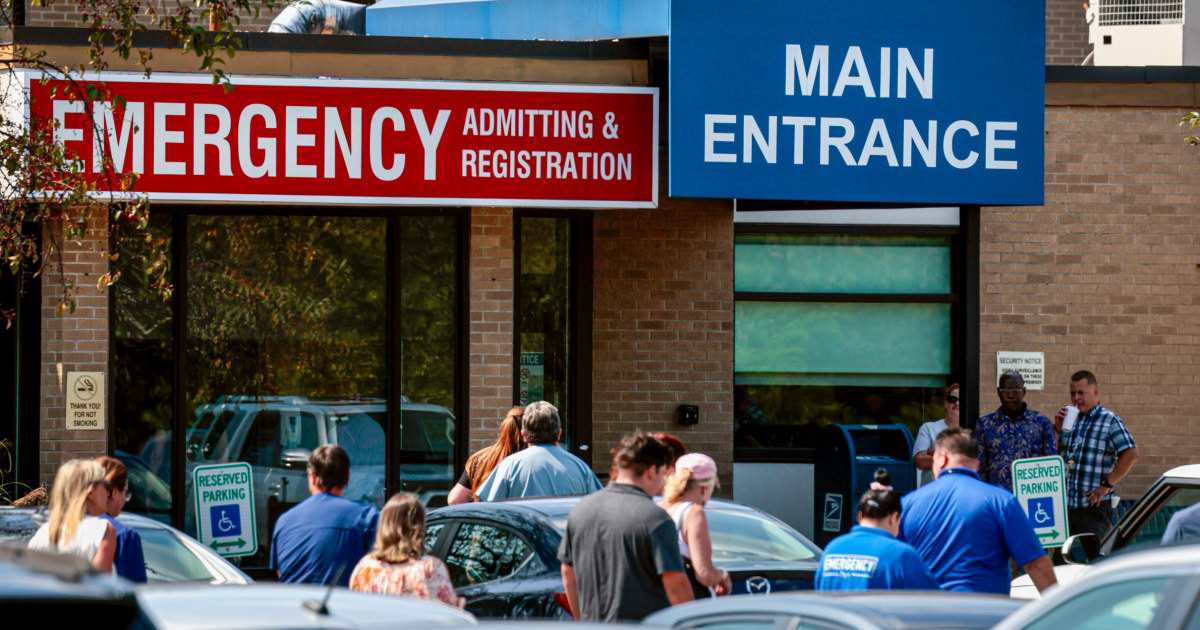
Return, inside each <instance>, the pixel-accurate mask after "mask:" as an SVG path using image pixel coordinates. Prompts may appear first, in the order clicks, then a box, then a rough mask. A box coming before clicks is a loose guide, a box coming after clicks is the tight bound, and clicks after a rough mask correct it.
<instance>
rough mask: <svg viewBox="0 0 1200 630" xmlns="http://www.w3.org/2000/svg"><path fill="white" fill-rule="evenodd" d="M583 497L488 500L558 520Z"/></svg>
mask: <svg viewBox="0 0 1200 630" xmlns="http://www.w3.org/2000/svg"><path fill="white" fill-rule="evenodd" d="M582 498H583V496H580V495H576V496H566V497H539V498H536V499H504V500H500V501H488V502H487V505H489V506H495V507H489V508H488V509H500V510H503V509H514V508H515V509H524V510H531V511H533V512H537V513H538V514H541V515H542V516H544V517H546V518H547V519H550V520H554V521H557V520H561V519H563V518H565V517H566V516H567V515H568V514H570V513H571V510H572V509H573V508H574V507H575V504H576V503H579V500H580V499H582ZM657 498H658V497H656V499H657ZM470 505H474V506H475V507H479V505H478V503H476V504H470V503H467V504H463V506H464V507H465V506H470ZM454 507H455V506H448V507H443V508H438V509H439V510H450V509H453V508H454ZM705 509H709V510H722V511H726V512H747V513H753V514H763V512H762V511H761V510H758V509H756V508H753V507H750V506H748V505H743V504H741V503H734V502H733V501H726V500H725V499H716V498H714V499H711V500H709V502H708V504H707V505H706V506H705Z"/></svg>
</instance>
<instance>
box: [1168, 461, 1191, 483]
mask: <svg viewBox="0 0 1200 630" xmlns="http://www.w3.org/2000/svg"><path fill="white" fill-rule="evenodd" d="M1162 476H1163V477H1179V478H1181V479H1196V480H1198V481H1200V464H1187V465H1185V466H1176V467H1175V468H1172V469H1171V470H1168V471H1167V472H1165V473H1163V474H1162Z"/></svg>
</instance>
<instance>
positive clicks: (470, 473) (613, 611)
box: [29, 371, 1200, 621]
mask: <svg viewBox="0 0 1200 630" xmlns="http://www.w3.org/2000/svg"><path fill="white" fill-rule="evenodd" d="M997 394H998V395H999V398H1000V406H999V408H998V409H996V411H994V412H992V413H989V414H987V415H985V416H983V417H982V418H979V420H978V421H977V422H976V424H975V430H974V431H973V432H971V431H968V430H966V429H964V428H963V427H962V426H961V419H960V417H959V411H960V398H959V386H958V385H957V384H954V385H951V386H949V387H948V388H947V389H946V396H945V401H944V402H945V408H946V415H945V418H944V419H941V420H938V421H936V422H930V423H926V424H925V425H924V426H922V427H921V429H920V431H918V433H917V437H916V440H915V445H914V451H913V462H914V464H915V465H916V467H917V469H918V470H919V471H920V475H921V478H920V480H919V487H918V489H917V490H915V491H913V492H911V493H908V494H907V495H905V496H903V497H902V496H900V494H899V493H897V492H895V491H894V490H893V489H892V487H891V482H890V479H889V478H888V476H887V475H886V474H883V475H882V476H880V477H878V478H877V479H876V482H874V483H872V484H871V489H870V490H869V491H867V492H866V493H865V494H863V495H862V497H861V498H860V500H859V502H858V509H857V520H858V524H857V525H856V526H854V527H853V528H852V530H851V531H850V532H849V533H847V534H845V535H843V536H840V537H838V538H836V539H834V540H833V541H832V542H831V543H830V544H829V545H828V547H827V548H826V549H825V552H824V554H823V556H822V559H821V563H820V566H819V568H818V571H817V575H816V588H817V589H818V590H822V591H827V590H863V589H943V590H952V591H973V592H984V593H1007V592H1008V589H1009V581H1010V578H1011V573H1010V560H1011V562H1012V563H1014V564H1015V566H1017V567H1020V569H1021V570H1023V571H1024V572H1026V573H1028V574H1029V575H1030V577H1031V578H1032V580H1033V583H1034V585H1035V586H1036V587H1037V588H1038V589H1039V590H1044V589H1045V588H1047V587H1049V586H1050V585H1052V584H1054V583H1055V577H1054V572H1053V567H1052V564H1051V561H1050V558H1049V557H1048V556H1047V554H1046V552H1045V550H1044V549H1043V547H1042V545H1041V543H1040V541H1039V539H1038V537H1037V535H1036V533H1035V531H1034V529H1033V526H1032V525H1031V524H1030V522H1029V520H1028V517H1027V516H1026V515H1025V513H1024V511H1023V510H1022V508H1021V506H1020V505H1019V504H1018V503H1017V500H1016V498H1015V497H1014V495H1013V493H1012V483H1013V482H1012V474H1011V469H1012V463H1013V462H1014V461H1016V460H1020V459H1025V458H1030V457H1038V456H1044V455H1055V454H1059V453H1062V454H1063V456H1064V459H1065V460H1066V463H1067V473H1066V489H1067V492H1066V495H1067V502H1068V505H1067V507H1068V520H1069V527H1070V530H1071V531H1072V532H1073V533H1080V532H1092V533H1095V534H1097V535H1098V536H1102V535H1103V534H1104V533H1105V532H1106V531H1107V528H1108V527H1109V526H1110V524H1111V522H1112V510H1113V505H1112V504H1113V501H1112V500H1111V499H1110V493H1111V491H1112V488H1113V486H1114V485H1115V484H1116V483H1117V482H1119V481H1120V480H1121V479H1122V478H1123V477H1124V476H1125V475H1126V474H1128V472H1129V470H1130V469H1131V468H1132V466H1133V464H1134V462H1136V461H1137V457H1138V453H1137V445H1136V443H1135V442H1134V441H1133V438H1132V436H1131V435H1130V434H1129V431H1128V430H1127V429H1126V428H1125V425H1124V423H1122V421H1121V419H1120V418H1119V417H1118V416H1117V415H1116V414H1114V413H1113V412H1112V411H1110V410H1107V409H1105V408H1104V407H1103V406H1102V405H1101V404H1100V401H1099V387H1098V385H1097V381H1096V377H1095V375H1094V374H1092V373H1091V372H1088V371H1080V372H1077V373H1075V374H1074V375H1072V377H1071V382H1070V394H1071V402H1072V406H1073V409H1072V408H1071V407H1064V408H1063V409H1061V410H1059V411H1058V413H1057V414H1056V415H1055V418H1054V420H1050V419H1049V418H1048V417H1047V416H1046V415H1044V414H1042V413H1039V412H1037V411H1035V410H1033V409H1030V408H1029V407H1028V405H1026V404H1025V402H1024V397H1025V385H1024V380H1023V379H1022V377H1021V375H1020V374H1019V373H1017V372H1006V373H1004V374H1002V375H1001V376H1000V378H999V380H998V387H997ZM561 437H562V425H561V421H560V418H559V414H558V410H557V409H556V408H555V407H554V406H553V405H551V404H550V403H547V402H535V403H532V404H530V405H528V406H526V407H520V406H518V407H513V408H512V409H511V410H510V411H509V413H508V414H507V416H506V417H505V418H504V420H503V421H502V422H501V424H500V430H499V434H498V438H497V440H496V442H495V443H494V444H492V445H490V446H488V447H486V448H484V449H482V450H480V451H479V452H477V453H475V454H474V455H472V456H471V457H470V458H469V459H468V460H467V462H466V467H465V470H464V472H463V475H462V477H461V478H460V479H459V481H458V483H457V484H456V486H455V487H454V488H453V490H452V491H451V492H450V495H449V497H448V501H449V502H450V503H462V502H467V501H472V500H477V501H493V500H498V499H509V498H522V497H543V496H561V495H586V496H583V498H582V499H581V500H580V501H579V502H578V503H577V504H576V506H575V507H574V509H573V510H572V511H571V513H570V515H569V517H568V520H567V524H566V531H565V533H564V537H563V539H562V543H561V545H560V547H559V550H558V559H559V561H560V563H561V572H562V579H563V585H564V589H565V591H566V597H567V600H568V602H569V605H570V608H571V610H572V611H574V613H575V616H576V617H577V618H578V619H581V620H585V621H632V620H639V619H642V618H644V617H645V616H647V615H649V614H650V613H652V612H654V611H656V610H659V609H662V608H665V607H667V606H671V605H676V604H680V603H682V602H686V601H691V600H693V599H697V598H704V597H714V596H721V595H727V594H729V593H730V591H731V590H732V584H731V582H730V577H729V573H728V571H725V570H723V569H721V568H719V567H717V566H715V565H714V563H713V558H712V555H713V552H712V539H711V536H710V533H709V529H708V520H707V516H706V512H705V506H706V504H707V503H708V501H709V500H710V499H711V498H712V496H713V493H714V492H715V491H716V490H717V489H718V487H719V481H718V470H717V464H716V462H715V461H714V460H713V459H712V458H711V457H709V456H708V455H705V454H702V453H689V452H687V448H686V446H684V444H683V443H682V442H681V441H680V440H679V439H678V438H676V437H675V436H672V435H669V434H665V433H657V434H647V433H643V432H641V431H635V432H633V433H631V434H628V435H626V436H625V437H623V438H622V439H621V441H620V442H619V444H618V445H617V446H616V447H615V448H614V449H613V451H612V454H613V459H612V465H611V466H612V467H611V471H610V482H609V483H608V485H607V486H602V485H601V483H600V480H599V479H598V478H597V476H596V474H595V473H594V472H593V470H592V468H591V467H590V466H589V465H588V464H586V463H585V462H584V461H583V460H581V459H579V458H578V457H576V456H575V455H572V454H571V453H570V452H568V451H567V450H565V449H563V448H562V447H560V446H559V445H558V442H559V440H560V439H561ZM307 475H308V487H309V492H310V495H311V496H309V497H308V498H307V499H305V500H304V501H302V502H301V503H299V504H297V505H295V506H294V507H292V508H291V509H289V510H288V511H286V512H285V513H284V514H282V515H281V516H280V517H279V519H278V521H277V522H276V524H275V528H274V531H273V534H272V541H271V547H270V566H271V568H272V569H273V570H275V571H276V572H277V574H278V577H279V579H280V580H281V581H283V582H292V583H312V584H340V585H342V586H347V587H349V588H351V589H353V590H359V591H366V592H372V593H386V594H398V595H408V596H413V597H419V598H424V599H431V600H437V601H441V602H444V603H446V604H449V605H454V606H459V607H461V606H463V604H464V602H463V600H462V599H461V598H459V597H458V596H457V595H456V594H455V592H454V588H453V585H452V583H451V580H450V575H449V572H448V571H447V569H446V566H445V565H444V564H443V563H442V562H441V561H440V560H439V559H437V558H435V557H432V556H430V555H428V554H426V545H425V507H424V505H422V503H421V501H420V500H419V499H418V497H416V496H415V495H413V494H410V493H405V492H401V493H398V494H396V495H394V496H392V497H391V498H390V499H389V500H388V501H387V502H386V504H385V505H384V506H383V509H382V510H381V511H380V510H377V509H376V508H375V507H373V506H370V505H364V504H361V503H357V502H354V501H350V500H348V499H346V498H345V497H344V496H343V495H344V492H345V489H346V487H347V485H348V484H349V479H350V457H349V455H348V454H347V453H346V451H345V450H344V449H342V448H341V447H339V446H336V445H332V444H327V445H322V446H319V447H317V448H316V449H314V450H313V451H312V453H311V455H310V457H309V460H308V470H307ZM128 477H129V476H128V473H127V471H126V470H125V467H124V465H122V464H121V462H120V461H118V460H116V459H113V458H111V457H102V458H99V459H98V460H90V461H84V460H72V461H70V462H67V463H66V464H65V465H64V466H63V467H62V468H61V469H60V470H59V471H58V474H57V476H56V478H55V483H54V486H53V491H52V494H51V499H50V517H49V520H48V521H47V522H46V523H45V524H44V525H42V526H41V528H39V529H38V531H37V533H36V534H35V536H34V537H33V539H32V540H31V542H30V543H29V544H30V546H31V547H33V548H37V549H53V550H59V551H63V552H67V553H71V554H75V555H78V556H80V557H83V558H85V559H87V560H88V561H89V562H91V563H92V564H93V565H94V566H95V567H96V568H98V569H99V570H101V571H112V572H115V573H117V574H118V575H121V576H123V577H126V578H128V579H131V580H134V581H145V580H146V571H145V566H144V562H143V559H142V549H141V541H140V540H139V538H138V535H137V533H136V532H134V531H133V530H132V529H131V528H129V527H127V526H125V525H123V524H122V523H121V522H120V521H118V520H116V519H115V517H116V516H117V515H118V514H119V513H120V512H121V509H122V508H123V506H124V504H125V502H126V501H127V500H128V498H129V486H128V480H129V479H128ZM658 495H662V498H661V501H660V502H658V503H655V497H656V496H658ZM1193 520H1200V518H1198V519H1193ZM1193 525H1194V526H1195V527H1196V528H1200V524H1192V523H1191V522H1190V521H1189V522H1184V519H1180V522H1179V523H1178V524H1177V525H1173V527H1174V529H1175V530H1178V531H1182V530H1184V528H1186V527H1192V526H1193Z"/></svg>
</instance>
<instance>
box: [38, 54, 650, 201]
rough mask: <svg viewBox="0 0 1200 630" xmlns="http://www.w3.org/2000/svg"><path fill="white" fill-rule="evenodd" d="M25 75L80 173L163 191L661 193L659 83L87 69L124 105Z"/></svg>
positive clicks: (572, 197) (439, 196)
mask: <svg viewBox="0 0 1200 630" xmlns="http://www.w3.org/2000/svg"><path fill="white" fill-rule="evenodd" d="M23 75H24V83H25V86H26V89H27V91H28V94H29V102H28V106H29V111H30V113H31V115H32V120H33V121H34V124H39V123H42V124H46V123H47V122H48V121H57V128H56V129H55V130H54V137H55V140H56V141H58V142H62V143H63V144H64V146H65V147H66V148H67V149H68V150H70V151H72V152H74V153H75V154H76V155H77V157H78V158H79V160H80V161H81V163H82V167H83V169H84V170H85V172H88V173H99V172H100V171H101V170H103V168H104V164H105V163H106V162H107V163H109V164H111V168H112V169H113V171H114V172H115V173H117V174H125V173H137V174H138V178H137V183H136V185H135V186H134V188H133V190H132V193H129V194H143V195H147V196H149V197H150V198H151V199H155V200H188V201H240V202H284V203H324V204H377V205H431V204H447V205H468V204H469V205H520V206H549V207H575V208H581V207H583V208H604V207H620V208H652V207H655V206H656V205H657V201H658V194H657V190H658V186H657V182H658V90H657V89H655V88H641V87H612V86H576V85H544V84H511V83H508V84H504V83H494V84H493V83H460V82H435V81H382V80H379V81H376V80H343V79H290V78H256V77H235V78H234V79H233V83H234V85H235V89H234V91H232V92H228V93H227V92H226V91H225V90H224V88H223V87H221V86H214V85H212V80H211V77H209V76H207V75H178V74H176V75H168V74H162V73H155V74H154V75H152V77H150V78H149V79H147V78H145V77H144V76H142V75H140V74H125V73H102V74H99V75H89V77H88V78H89V79H92V80H94V81H95V82H97V83H100V82H103V84H105V85H106V86H107V89H108V90H110V91H111V92H112V93H113V94H115V95H119V96H120V97H121V98H122V99H124V101H123V104H122V102H121V100H120V99H112V100H107V101H105V100H101V101H96V102H87V101H85V100H81V99H76V100H72V99H71V98H70V97H69V96H68V94H69V93H70V90H68V89H67V85H66V83H65V82H61V81H51V82H49V83H47V84H45V85H43V84H41V83H40V82H39V81H38V79H39V78H40V77H39V75H38V74H36V73H33V72H24V73H23ZM56 87H57V89H55V88H56ZM105 194H107V193H105Z"/></svg>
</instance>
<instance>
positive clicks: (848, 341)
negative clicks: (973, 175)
mask: <svg viewBox="0 0 1200 630" xmlns="http://www.w3.org/2000/svg"><path fill="white" fill-rule="evenodd" d="M802 229H803V230H804V231H800V232H796V231H792V232H765V231H761V230H757V229H746V228H742V229H739V231H738V233H737V235H736V240H735V245H734V274H735V276H734V290H735V299H736V303H735V308H734V321H735V345H734V370H735V374H734V406H735V410H734V415H735V418H734V425H735V429H734V431H735V434H734V444H735V455H736V456H737V457H738V458H739V459H752V458H754V457H756V456H760V455H762V454H763V453H766V452H771V453H773V454H774V455H775V456H779V455H780V454H781V451H782V452H783V454H784V455H785V456H786V453H787V452H791V453H793V456H800V457H803V456H804V455H805V451H806V450H807V449H811V448H813V447H815V446H816V440H817V434H818V433H819V431H820V430H821V428H823V427H824V426H826V425H828V424H831V423H837V424H893V423H901V424H905V425H908V426H909V428H910V429H912V430H913V431H914V432H915V431H916V430H917V429H918V428H919V427H920V425H921V424H922V423H923V422H927V421H930V420H935V419H937V418H940V417H942V412H943V410H942V408H941V404H940V403H941V396H940V393H939V392H940V390H941V388H943V387H944V386H945V385H946V384H947V382H948V380H949V379H950V378H951V374H953V373H954V366H953V365H952V356H953V354H954V353H953V348H952V345H953V339H954V325H953V322H954V305H955V304H956V302H957V295H956V292H955V290H954V287H955V274H954V272H953V265H952V264H951V261H952V260H953V251H952V250H953V245H954V243H953V234H952V231H951V230H944V229H940V228H933V229H930V230H928V232H927V233H906V234H886V233H871V232H858V233H838V232H835V231H834V230H832V229H827V228H811V227H810V228H802Z"/></svg>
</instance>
